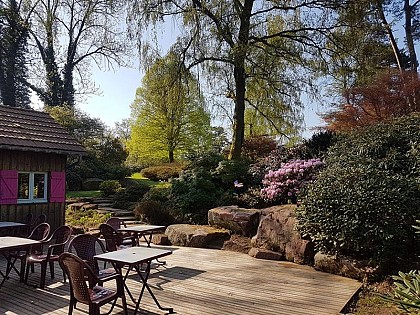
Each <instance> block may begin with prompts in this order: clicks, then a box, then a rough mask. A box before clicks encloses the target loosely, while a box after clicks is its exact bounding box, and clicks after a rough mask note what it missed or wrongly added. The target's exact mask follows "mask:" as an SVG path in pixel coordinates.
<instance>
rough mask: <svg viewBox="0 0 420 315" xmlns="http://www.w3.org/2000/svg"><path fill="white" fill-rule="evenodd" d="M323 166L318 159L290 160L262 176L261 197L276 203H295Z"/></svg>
mask: <svg viewBox="0 0 420 315" xmlns="http://www.w3.org/2000/svg"><path fill="white" fill-rule="evenodd" d="M324 165H325V163H324V162H322V161H321V160H320V159H310V160H291V161H289V162H287V163H283V164H282V165H281V168H280V169H278V170H276V171H272V170H270V171H269V172H268V174H266V175H265V176H264V179H263V181H262V184H263V186H264V188H263V189H261V196H262V197H263V198H264V200H266V201H270V202H276V203H290V202H291V203H296V200H297V195H298V194H299V193H300V191H301V189H302V188H303V187H304V186H305V185H307V184H308V183H311V182H312V181H314V179H315V176H316V174H317V173H318V172H319V170H320V169H321V168H322V167H323V166H324Z"/></svg>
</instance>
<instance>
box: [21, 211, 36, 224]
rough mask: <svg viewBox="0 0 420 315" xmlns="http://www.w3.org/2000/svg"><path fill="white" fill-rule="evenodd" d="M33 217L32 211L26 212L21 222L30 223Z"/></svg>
mask: <svg viewBox="0 0 420 315" xmlns="http://www.w3.org/2000/svg"><path fill="white" fill-rule="evenodd" d="M33 218H34V215H33V214H32V213H28V214H27V215H25V218H24V219H23V223H24V224H26V225H31V224H32V220H33Z"/></svg>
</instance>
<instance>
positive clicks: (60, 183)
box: [50, 172, 66, 202]
mask: <svg viewBox="0 0 420 315" xmlns="http://www.w3.org/2000/svg"><path fill="white" fill-rule="evenodd" d="M50 187H51V190H50V202H64V201H65V200H66V173H65V172H51V178H50Z"/></svg>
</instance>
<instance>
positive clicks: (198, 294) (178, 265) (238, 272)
mask: <svg viewBox="0 0 420 315" xmlns="http://www.w3.org/2000/svg"><path fill="white" fill-rule="evenodd" d="M168 248H171V249H173V250H174V251H173V254H172V255H170V256H167V257H165V258H166V259H165V260H166V262H167V264H166V265H164V266H158V267H157V266H155V268H153V271H152V274H151V276H150V279H149V280H150V281H149V283H150V284H151V287H152V290H153V291H154V293H155V294H156V296H157V298H158V300H159V302H160V303H161V304H162V306H167V307H173V308H174V311H175V312H176V314H182V315H227V314H238V315H245V314H253V315H268V314H270V315H272V314H278V315H281V314H285V315H291V314H293V315H294V314H297V315H299V314H301V315H306V314H311V315H316V314H319V315H328V314H338V313H339V312H340V311H341V309H342V308H343V307H344V306H345V304H346V303H347V302H348V300H349V299H350V298H351V297H352V296H353V294H354V293H355V292H356V291H357V290H358V289H359V287H360V283H359V282H357V281H355V280H351V279H347V278H343V277H339V276H335V275H331V274H327V273H322V272H317V271H314V270H313V268H311V267H309V266H300V265H296V264H292V263H288V262H277V261H264V260H257V259H255V258H252V257H250V256H248V255H246V254H241V253H236V252H230V251H222V250H211V249H197V248H184V247H182V248H179V247H168ZM4 267H5V260H4V259H2V260H0V268H1V270H4ZM38 276H39V270H36V273H34V274H30V276H29V284H30V285H24V284H22V283H19V281H18V278H17V276H16V274H14V273H12V275H11V277H10V279H9V280H7V281H6V282H5V283H4V285H3V287H2V288H0V314H7V315H14V314H17V315H26V314H28V315H29V314H31V315H32V314H57V315H58V314H63V315H65V314H67V312H68V299H69V285H68V283H62V275H61V269H60V268H59V267H58V265H57V269H56V279H55V280H51V279H49V276H47V286H46V289H45V290H41V289H37V288H34V287H33V286H31V284H32V285H35V284H36V283H38V281H39V278H38ZM137 280H138V278H137V275H136V274H134V273H133V275H130V276H129V279H128V280H127V284H128V286H129V288H130V289H132V291H134V293H136V294H138V292H139V284H138V282H137ZM128 301H129V314H132V310H133V309H134V304H133V303H132V302H131V301H130V300H129V298H128ZM141 309H142V312H141V314H148V315H154V314H165V312H164V311H160V310H159V309H158V308H157V307H156V306H155V305H154V303H153V300H152V299H151V298H150V296H149V295H148V293H147V292H146V293H145V296H144V298H143V300H142V303H141ZM86 310H87V309H86V308H85V307H84V306H83V305H80V304H78V310H75V311H74V312H73V314H74V315H78V314H87V312H86ZM106 310H107V307H103V308H102V309H101V311H102V313H103V312H105V311H106ZM112 314H123V312H122V309H121V308H119V307H116V308H115V309H114V311H113V312H112Z"/></svg>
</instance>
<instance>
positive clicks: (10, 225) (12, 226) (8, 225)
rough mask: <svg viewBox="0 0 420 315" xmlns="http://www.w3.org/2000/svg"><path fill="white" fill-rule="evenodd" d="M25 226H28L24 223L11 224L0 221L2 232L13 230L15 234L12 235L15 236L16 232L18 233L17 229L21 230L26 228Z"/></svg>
mask: <svg viewBox="0 0 420 315" xmlns="http://www.w3.org/2000/svg"><path fill="white" fill-rule="evenodd" d="M24 226H26V224H24V223H19V222H10V221H0V230H2V229H5V230H6V229H11V230H13V231H14V233H12V234H15V232H16V230H15V229H16V228H21V227H24Z"/></svg>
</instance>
